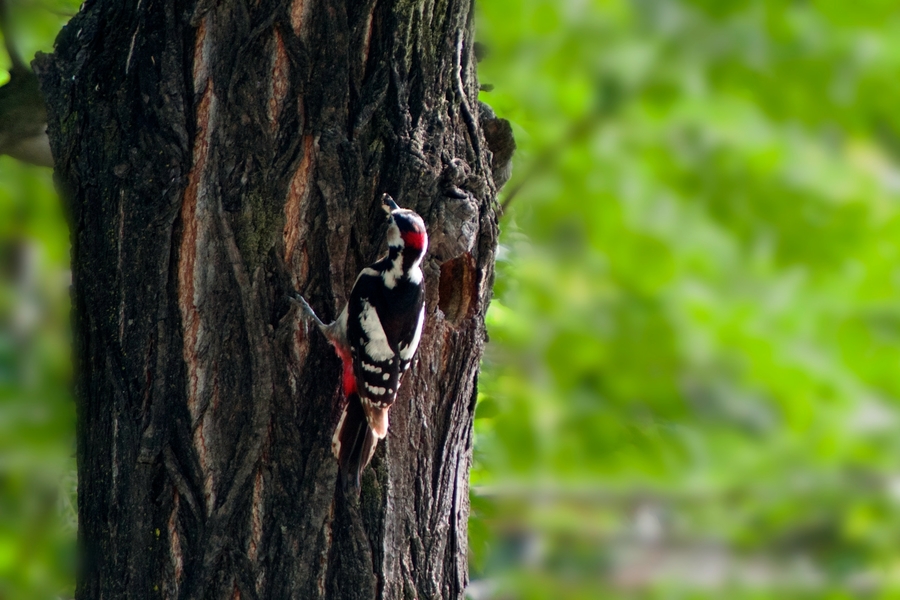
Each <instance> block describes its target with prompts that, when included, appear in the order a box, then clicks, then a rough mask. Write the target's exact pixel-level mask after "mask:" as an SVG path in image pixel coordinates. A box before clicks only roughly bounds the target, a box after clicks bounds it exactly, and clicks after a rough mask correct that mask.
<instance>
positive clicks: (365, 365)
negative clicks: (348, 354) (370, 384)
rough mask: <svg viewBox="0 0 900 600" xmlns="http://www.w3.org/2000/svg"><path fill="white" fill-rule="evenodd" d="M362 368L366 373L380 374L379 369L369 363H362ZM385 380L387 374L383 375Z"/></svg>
mask: <svg viewBox="0 0 900 600" xmlns="http://www.w3.org/2000/svg"><path fill="white" fill-rule="evenodd" d="M362 368H363V369H365V370H366V371H368V372H369V373H381V367H379V366H377V365H370V364H369V363H367V362H365V361H363V362H362ZM385 379H387V373H385Z"/></svg>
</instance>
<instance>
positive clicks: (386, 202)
mask: <svg viewBox="0 0 900 600" xmlns="http://www.w3.org/2000/svg"><path fill="white" fill-rule="evenodd" d="M381 208H383V209H384V212H386V213H388V214H391V213H392V212H394V211H395V210H399V209H400V207H399V206H397V203H396V202H394V199H393V198H391V197H390V195H388V194H385V195H384V196H382V197H381Z"/></svg>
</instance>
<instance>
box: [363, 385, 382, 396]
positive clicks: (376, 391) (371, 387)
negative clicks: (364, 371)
mask: <svg viewBox="0 0 900 600" xmlns="http://www.w3.org/2000/svg"><path fill="white" fill-rule="evenodd" d="M366 389H367V390H369V391H370V392H372V393H373V394H376V395H378V396H383V395H384V393H385V392H386V391H387V390H386V389H384V388H383V387H378V386H377V385H369V384H368V383H367V384H366Z"/></svg>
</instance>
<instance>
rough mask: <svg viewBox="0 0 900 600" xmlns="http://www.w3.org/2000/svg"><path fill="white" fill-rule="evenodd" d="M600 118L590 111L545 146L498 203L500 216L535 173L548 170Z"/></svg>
mask: <svg viewBox="0 0 900 600" xmlns="http://www.w3.org/2000/svg"><path fill="white" fill-rule="evenodd" d="M602 120H603V115H601V114H597V113H591V114H589V115H588V116H587V117H584V118H582V119H580V120H578V121H576V122H575V123H574V124H573V125H572V127H571V128H570V129H569V131H567V132H566V134H565V135H564V136H563V138H562V139H561V140H560V141H559V142H557V143H555V144H553V145H551V146H548V147H547V148H545V149H544V151H543V152H541V153H540V155H538V157H537V158H536V159H535V160H534V162H533V163H532V165H531V169H530V170H528V171H526V173H525V175H523V176H522V177H521V178H520V179H519V180H518V181H516V183H515V185H513V186H512V187H511V188H510V189H509V192H508V193H507V194H506V197H505V198H504V199H503V203H502V204H501V205H500V216H501V217H502V216H503V215H504V214H506V210H507V209H508V208H509V205H510V204H511V203H512V201H513V200H514V199H515V197H516V196H517V195H518V194H519V192H521V191H522V188H523V187H525V185H526V184H527V183H528V182H530V181H531V180H532V179H534V178H535V177H536V176H537V175H540V174H541V173H544V172H546V171H549V170H550V168H551V167H553V166H554V165H555V164H556V163H557V161H558V160H559V157H560V156H561V155H562V154H563V153H565V152H566V150H568V149H569V148H571V147H572V146H574V145H575V144H577V143H578V142H580V141H582V140H583V139H585V138H587V137H588V136H589V135H590V134H591V133H593V132H594V130H595V129H596V128H597V127H598V126H599V125H600V123H601V121H602Z"/></svg>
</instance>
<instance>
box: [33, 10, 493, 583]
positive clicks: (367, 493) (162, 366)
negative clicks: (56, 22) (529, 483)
mask: <svg viewBox="0 0 900 600" xmlns="http://www.w3.org/2000/svg"><path fill="white" fill-rule="evenodd" d="M472 35H473V29H472V6H471V1H470V0H418V1H414V0H380V1H376V0H360V1H340V0H253V1H251V0H219V1H217V2H213V1H208V0H200V1H199V2H196V3H184V2H180V1H178V0H88V2H87V3H86V4H85V6H84V7H83V9H82V11H81V12H80V13H79V14H78V15H77V16H76V17H75V18H73V20H72V21H71V22H70V23H69V25H68V26H66V28H65V29H64V30H63V32H62V33H61V34H60V36H59V38H58V40H57V45H56V50H55V52H54V54H53V55H50V56H44V57H39V59H38V61H36V66H37V72H38V74H39V77H40V79H41V82H42V89H43V91H44V94H45V98H46V100H47V106H48V111H49V130H48V131H49V135H50V138H51V144H52V149H53V154H54V160H55V163H56V176H57V181H58V184H59V186H60V188H61V190H62V192H63V195H64V197H65V198H66V199H67V202H68V207H69V211H70V222H71V237H72V259H73V277H74V284H73V320H74V332H75V355H76V373H77V376H76V377H77V398H78V400H77V402H78V450H77V452H78V465H79V467H78V468H79V507H78V511H79V540H80V544H81V547H82V550H83V556H84V558H85V561H84V564H83V566H82V569H81V573H80V576H79V581H78V587H77V597H78V598H80V599H83V600H87V599H92V600H95V599H100V598H107V599H121V598H173V599H174V598H215V599H221V598H277V599H281V598H366V599H368V598H376V597H377V598H388V599H393V598H459V597H461V596H462V595H463V590H464V588H465V585H466V583H467V567H466V555H467V545H466V521H467V517H468V471H469V464H470V461H471V449H472V418H473V411H474V404H475V388H476V378H477V371H478V364H479V359H480V357H481V353H482V348H483V344H484V338H485V333H484V313H485V310H486V309H487V303H488V300H489V296H490V290H491V283H492V279H493V262H494V250H495V247H496V243H497V224H496V215H495V206H496V205H495V198H496V186H495V184H494V181H493V179H492V173H491V171H492V168H491V167H492V166H491V159H492V154H491V152H490V150H489V149H488V146H487V142H486V141H485V138H484V135H483V133H482V124H480V123H479V120H478V119H479V105H478V102H477V92H478V84H477V81H476V76H475V69H474V58H473V53H472ZM382 192H388V193H390V194H391V195H393V196H394V198H396V199H397V201H398V202H399V203H400V204H401V205H402V206H406V207H410V208H413V209H415V210H416V211H418V212H419V214H421V215H422V216H423V218H424V219H425V221H426V223H427V224H428V226H429V230H430V236H431V250H430V253H429V256H428V258H427V259H426V263H425V265H424V271H425V274H426V281H427V289H428V292H427V314H428V321H427V326H426V330H425V334H424V336H423V339H422V343H421V346H420V349H419V352H418V358H417V361H416V363H415V365H414V367H413V368H412V369H411V370H410V372H409V373H407V375H406V377H405V379H404V382H403V385H402V386H401V391H400V396H399V398H398V401H397V404H396V405H395V407H394V410H393V411H392V415H391V428H390V433H389V435H388V438H387V439H386V440H385V442H384V443H382V444H380V445H379V446H380V447H379V449H378V452H377V454H376V456H375V458H374V460H373V463H372V466H371V467H370V468H369V469H367V471H366V473H365V475H364V478H363V482H362V493H361V496H360V498H359V499H356V498H347V497H344V496H343V494H342V493H341V491H340V486H339V485H337V482H336V480H337V465H336V462H335V460H334V459H333V458H332V456H331V453H330V438H331V434H332V431H333V428H334V425H335V420H336V417H337V405H338V402H339V400H340V366H339V361H338V359H337V358H336V357H335V356H334V353H333V351H332V350H331V348H330V347H329V346H328V345H327V343H326V341H325V340H324V338H323V337H322V336H321V335H319V334H318V332H317V331H315V330H314V329H310V330H309V332H307V331H305V330H304V327H303V326H302V325H301V324H300V323H299V322H298V318H297V317H298V315H297V312H296V309H295V308H294V307H293V306H292V305H291V304H290V303H289V302H288V301H287V299H286V293H287V292H288V291H289V290H290V289H291V288H295V289H297V290H298V291H300V292H302V293H303V294H304V295H305V296H306V298H307V299H309V300H310V302H311V304H312V305H313V306H314V307H315V308H316V310H317V311H318V312H319V314H320V315H322V316H323V318H324V317H333V316H334V315H335V314H336V313H337V311H338V310H339V309H340V308H341V307H342V306H343V304H344V302H345V301H346V298H347V294H348V292H349V290H350V288H351V286H352V284H353V282H354V279H355V277H356V274H357V272H358V271H359V270H360V269H361V268H362V267H363V266H365V265H366V264H368V263H369V262H371V261H372V260H373V259H375V258H376V257H377V255H378V254H379V253H380V252H381V251H382V250H383V247H384V213H383V212H382V210H381V208H380V206H379V205H380V195H381V193H382Z"/></svg>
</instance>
